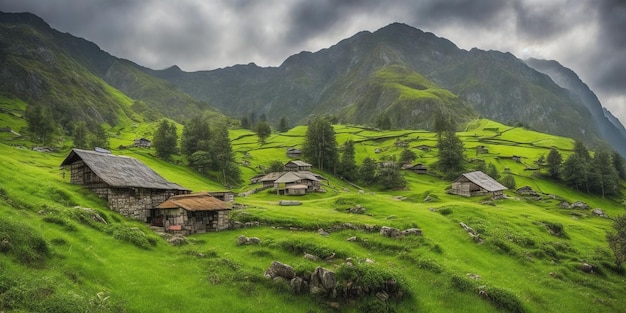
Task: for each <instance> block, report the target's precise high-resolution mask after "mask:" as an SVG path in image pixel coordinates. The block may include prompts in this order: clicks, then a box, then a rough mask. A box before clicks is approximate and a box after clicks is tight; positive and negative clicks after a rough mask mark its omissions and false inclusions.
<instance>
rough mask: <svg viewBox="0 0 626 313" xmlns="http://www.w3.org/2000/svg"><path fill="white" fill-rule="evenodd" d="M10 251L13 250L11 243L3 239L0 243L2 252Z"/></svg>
mask: <svg viewBox="0 0 626 313" xmlns="http://www.w3.org/2000/svg"><path fill="white" fill-rule="evenodd" d="M9 250H11V242H10V241H9V239H8V238H4V239H2V241H0V252H7V251H9Z"/></svg>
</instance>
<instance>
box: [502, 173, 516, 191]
mask: <svg viewBox="0 0 626 313" xmlns="http://www.w3.org/2000/svg"><path fill="white" fill-rule="evenodd" d="M501 183H502V185H503V186H504V187H506V188H509V189H515V185H516V182H515V177H513V175H511V174H508V175H506V176H504V177H503V178H502V181H501Z"/></svg>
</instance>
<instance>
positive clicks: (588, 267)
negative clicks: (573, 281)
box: [580, 263, 596, 273]
mask: <svg viewBox="0 0 626 313" xmlns="http://www.w3.org/2000/svg"><path fill="white" fill-rule="evenodd" d="M595 269H596V267H595V266H593V265H591V264H589V263H583V264H581V265H580V270H581V271H583V272H585V273H593V272H595Z"/></svg>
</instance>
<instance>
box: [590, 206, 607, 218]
mask: <svg viewBox="0 0 626 313" xmlns="http://www.w3.org/2000/svg"><path fill="white" fill-rule="evenodd" d="M591 214H593V215H595V216H599V217H608V216H607V215H606V212H604V210H602V209H600V208H595V209H593V211H591Z"/></svg>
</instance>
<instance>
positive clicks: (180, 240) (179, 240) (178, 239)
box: [167, 235, 187, 246]
mask: <svg viewBox="0 0 626 313" xmlns="http://www.w3.org/2000/svg"><path fill="white" fill-rule="evenodd" d="M167 243H169V244H171V245H172V246H182V245H184V244H186V243H187V238H185V237H184V236H180V235H175V236H173V237H172V238H170V239H168V240H167Z"/></svg>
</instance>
